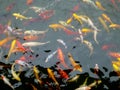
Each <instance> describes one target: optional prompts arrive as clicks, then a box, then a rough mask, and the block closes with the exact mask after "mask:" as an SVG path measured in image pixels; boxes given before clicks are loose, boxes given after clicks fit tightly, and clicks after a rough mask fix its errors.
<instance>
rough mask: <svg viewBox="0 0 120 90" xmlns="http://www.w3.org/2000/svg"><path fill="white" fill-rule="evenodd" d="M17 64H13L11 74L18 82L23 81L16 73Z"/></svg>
mask: <svg viewBox="0 0 120 90" xmlns="http://www.w3.org/2000/svg"><path fill="white" fill-rule="evenodd" d="M15 64H16V63H13V64H12V67H11V73H12V75H13V77H14V79H16V80H17V81H21V79H20V77H19V73H18V74H17V73H16V72H15V71H14V66H15Z"/></svg>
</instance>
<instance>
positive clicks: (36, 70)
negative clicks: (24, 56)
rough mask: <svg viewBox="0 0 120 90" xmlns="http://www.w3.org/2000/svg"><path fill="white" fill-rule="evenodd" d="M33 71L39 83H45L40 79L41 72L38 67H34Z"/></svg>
mask: <svg viewBox="0 0 120 90" xmlns="http://www.w3.org/2000/svg"><path fill="white" fill-rule="evenodd" d="M33 71H34V74H35V77H36V79H37V81H38V82H39V83H40V85H41V84H42V83H43V81H42V80H41V79H40V77H39V70H38V69H37V67H36V66H33Z"/></svg>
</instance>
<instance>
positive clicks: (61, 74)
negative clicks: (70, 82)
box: [57, 66, 69, 79]
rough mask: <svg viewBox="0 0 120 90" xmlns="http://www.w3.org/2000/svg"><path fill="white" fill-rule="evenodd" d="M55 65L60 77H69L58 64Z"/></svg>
mask: <svg viewBox="0 0 120 90" xmlns="http://www.w3.org/2000/svg"><path fill="white" fill-rule="evenodd" d="M57 67H58V73H59V74H60V76H61V78H64V79H68V78H69V76H68V74H67V73H66V72H65V71H64V70H62V69H61V68H60V67H59V66H57Z"/></svg>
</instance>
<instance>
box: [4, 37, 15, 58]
mask: <svg viewBox="0 0 120 90" xmlns="http://www.w3.org/2000/svg"><path fill="white" fill-rule="evenodd" d="M15 45H16V39H14V40H13V41H12V43H11V47H10V50H9V53H8V55H7V57H6V60H8V59H9V57H10V55H11V53H12V50H13V49H14V48H15Z"/></svg>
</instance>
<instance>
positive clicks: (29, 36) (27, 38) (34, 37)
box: [23, 35, 42, 41]
mask: <svg viewBox="0 0 120 90" xmlns="http://www.w3.org/2000/svg"><path fill="white" fill-rule="evenodd" d="M41 37H42V36H41ZM39 38H40V36H37V35H25V36H24V37H23V39H24V40H26V41H33V40H38V39H39Z"/></svg>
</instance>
